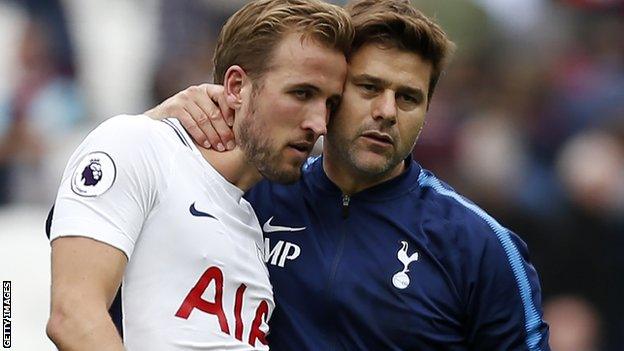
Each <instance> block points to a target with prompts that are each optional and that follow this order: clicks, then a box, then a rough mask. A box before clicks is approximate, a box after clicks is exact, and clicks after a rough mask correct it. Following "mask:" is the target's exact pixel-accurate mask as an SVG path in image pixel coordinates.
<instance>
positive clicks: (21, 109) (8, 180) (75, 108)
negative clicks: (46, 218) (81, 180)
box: [0, 11, 84, 203]
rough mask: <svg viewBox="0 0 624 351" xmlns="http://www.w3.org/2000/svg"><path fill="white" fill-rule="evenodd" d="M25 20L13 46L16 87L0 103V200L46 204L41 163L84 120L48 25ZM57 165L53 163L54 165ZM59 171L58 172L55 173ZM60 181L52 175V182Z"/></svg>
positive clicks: (66, 63)
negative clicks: (18, 39) (15, 58)
mask: <svg viewBox="0 0 624 351" xmlns="http://www.w3.org/2000/svg"><path fill="white" fill-rule="evenodd" d="M33 13H34V14H35V15H33V16H32V17H30V18H29V20H28V22H27V24H26V26H25V28H24V30H23V34H22V37H21V40H20V42H19V45H18V48H17V49H18V63H19V67H18V68H17V69H18V72H17V74H16V75H17V77H18V78H19V83H18V84H17V85H16V87H15V89H14V91H13V93H12V94H11V95H10V96H9V99H8V101H5V102H2V103H1V104H0V127H1V128H0V202H2V203H7V202H8V201H18V202H40V203H42V202H45V201H49V200H50V199H51V198H52V196H51V191H52V189H53V188H52V187H51V186H49V185H51V184H50V181H51V180H50V179H49V177H48V176H49V174H50V170H49V169H46V162H47V160H48V158H49V156H50V155H51V152H52V151H53V150H54V148H55V146H57V144H59V143H61V142H62V141H63V138H64V137H65V136H66V135H67V133H68V132H69V131H70V130H71V128H72V127H74V126H75V125H76V123H77V122H78V121H79V120H80V119H82V118H83V117H84V111H83V106H82V103H81V100H80V94H79V91H78V88H77V86H76V83H75V82H74V80H73V68H72V67H73V65H72V64H71V63H70V62H69V61H68V57H67V56H66V52H65V51H63V50H60V49H59V45H57V44H54V43H56V42H58V40H53V39H56V38H55V37H54V33H57V31H56V30H54V29H52V27H51V25H52V24H51V23H53V22H52V21H48V20H46V19H45V17H38V16H39V14H38V12H36V11H35V12H33ZM55 167H58V165H55ZM56 171H58V170H56ZM58 178H59V177H54V178H53V180H52V181H53V182H54V184H56V183H57V182H58Z"/></svg>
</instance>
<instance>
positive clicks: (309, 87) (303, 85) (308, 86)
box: [288, 83, 321, 93]
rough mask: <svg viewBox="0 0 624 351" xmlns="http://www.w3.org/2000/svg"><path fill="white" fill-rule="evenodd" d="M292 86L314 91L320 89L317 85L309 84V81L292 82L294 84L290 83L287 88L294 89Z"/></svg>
mask: <svg viewBox="0 0 624 351" xmlns="http://www.w3.org/2000/svg"><path fill="white" fill-rule="evenodd" d="M294 88H297V89H306V90H312V91H314V92H315V93H317V92H319V91H321V89H320V88H319V87H317V86H316V85H314V84H310V83H294V84H292V85H290V86H289V88H288V89H294Z"/></svg>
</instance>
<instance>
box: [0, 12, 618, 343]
mask: <svg viewBox="0 0 624 351" xmlns="http://www.w3.org/2000/svg"><path fill="white" fill-rule="evenodd" d="M333 2H334V3H338V4H343V3H344V1H333ZM244 3H245V1H242V0H237V1H233V0H175V1H174V0H133V1H127V0H86V1H85V0H13V1H11V0H0V77H1V79H0V259H2V255H4V259H6V257H8V256H7V255H9V251H10V250H9V249H10V248H13V249H11V250H12V251H11V255H13V256H23V255H22V254H21V253H16V252H14V251H15V247H25V245H22V246H19V244H17V243H18V242H20V240H36V241H35V242H37V245H46V244H47V243H45V244H43V242H44V241H45V235H44V233H43V222H44V219H45V218H44V216H45V213H46V211H47V208H49V206H50V205H51V204H52V202H53V201H54V196H55V192H56V188H57V186H58V184H59V181H60V177H61V174H62V171H63V168H64V164H65V162H66V160H67V159H68V158H69V156H70V154H71V152H72V150H73V149H74V148H75V147H76V146H77V145H78V143H79V142H80V140H81V139H82V138H84V136H85V135H86V133H87V132H88V131H89V130H91V129H93V128H94V127H95V126H96V125H97V124H99V123H100V122H101V121H103V120H105V119H106V118H108V117H111V116H113V115H117V114H122V113H129V114H138V113H141V112H143V111H145V110H146V109H148V108H150V107H152V106H153V105H155V104H157V103H158V102H160V101H162V100H164V99H165V98H167V97H169V96H171V95H173V94H174V93H175V92H177V91H178V90H181V89H183V88H185V87H187V86H189V85H192V84H198V83H202V82H211V81H212V77H211V71H212V66H211V62H212V60H211V58H212V52H213V48H214V44H215V38H216V36H217V34H218V32H219V29H220V27H221V25H222V24H223V23H224V21H225V19H226V18H227V17H228V16H229V15H230V14H231V13H233V11H235V10H236V9H238V8H239V7H240V6H241V5H242V4H244ZM414 3H415V4H416V5H417V6H418V7H419V8H421V9H422V10H423V12H425V13H426V14H428V15H430V16H431V17H433V18H435V19H436V20H437V21H438V22H439V23H441V24H442V26H443V27H444V28H445V30H446V31H447V33H448V34H449V35H450V37H451V39H453V40H454V41H455V42H456V44H457V46H458V50H457V52H456V54H455V58H454V60H453V62H452V64H451V66H450V67H449V69H448V71H447V72H446V74H445V75H444V76H443V77H442V79H441V82H440V83H439V86H438V88H437V90H436V93H435V96H434V98H433V101H432V104H431V108H430V111H429V113H428V117H427V118H428V119H427V123H426V126H425V129H424V131H423V134H422V136H421V138H420V141H419V142H418V145H417V147H416V149H415V151H414V156H415V159H416V160H418V161H419V162H420V163H422V164H423V165H424V166H425V167H427V168H429V169H431V170H433V171H434V172H435V173H436V174H437V175H438V176H439V177H441V178H442V179H445V180H446V181H447V182H448V183H449V184H451V185H452V186H453V187H455V188H456V189H457V190H458V191H459V192H460V193H463V194H465V195H466V196H467V197H469V198H470V199H472V200H474V201H475V202H476V203H477V204H478V205H480V206H481V207H483V208H484V209H485V210H487V211H488V212H490V213H491V214H492V215H494V216H495V217H496V218H497V219H499V220H500V222H501V223H502V224H503V225H505V226H507V227H509V228H511V229H512V230H514V231H515V232H516V233H517V234H518V235H520V236H521V237H522V238H523V239H524V240H525V242H526V243H527V244H528V245H529V248H530V252H531V258H532V260H533V262H534V265H535V266H536V268H537V270H538V272H539V273H540V276H541V282H542V289H543V297H544V309H545V315H546V317H545V318H546V320H547V321H548V322H549V323H550V325H551V346H552V348H553V350H555V351H622V350H624V301H623V300H624V252H623V251H624V1H623V0H414ZM32 214H36V215H35V216H34V215H32ZM23 226H30V227H28V228H31V229H30V231H31V232H32V233H33V234H32V235H34V236H36V239H33V238H29V239H25V236H26V235H27V234H25V233H24V232H22V231H20V230H19V228H23ZM29 235H30V234H29ZM24 242H25V241H24ZM2 247H4V251H2V250H3V249H2ZM42 247H43V246H42ZM42 252H45V250H43V251H42ZM29 254H30V255H32V256H30V257H29V259H28V260H26V261H24V262H25V263H24V265H23V266H20V267H15V266H14V267H13V268H11V267H9V268H7V265H6V264H5V263H6V262H4V261H3V265H2V266H3V268H2V269H3V270H2V271H0V273H1V275H3V277H2V278H3V279H5V278H4V276H5V275H6V276H10V275H11V274H15V273H16V272H17V271H18V270H19V271H20V272H30V271H32V270H34V269H39V270H41V269H46V270H47V269H49V263H47V261H48V260H49V257H47V256H45V255H43V256H45V257H38V258H35V257H34V254H32V253H29ZM26 255H28V254H26ZM38 256H42V254H41V253H39V254H38ZM35 262H45V264H43V263H42V264H38V263H37V264H35ZM46 264H47V266H46ZM7 269H8V270H7ZM24 274H27V273H24ZM46 274H47V279H49V273H47V271H46V272H44V273H43V276H44V277H45V276H46ZM15 279H16V278H15ZM43 290H44V291H41V292H40V296H42V299H47V293H48V292H47V291H45V288H44V289H43ZM16 296H17V295H16ZM42 306H44V305H43V304H42ZM45 308H47V307H44V309H45ZM35 313H39V314H41V316H43V317H37V318H35V319H36V320H37V321H40V320H45V315H46V314H47V311H46V310H42V311H38V312H35ZM37 323H40V322H37ZM15 328H18V326H15ZM40 332H41V335H40V336H41V337H42V338H45V336H44V334H43V327H41V330H40Z"/></svg>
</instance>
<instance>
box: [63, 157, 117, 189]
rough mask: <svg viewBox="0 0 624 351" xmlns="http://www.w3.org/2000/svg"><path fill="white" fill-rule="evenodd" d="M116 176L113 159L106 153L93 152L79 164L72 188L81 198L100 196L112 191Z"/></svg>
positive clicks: (75, 171)
mask: <svg viewBox="0 0 624 351" xmlns="http://www.w3.org/2000/svg"><path fill="white" fill-rule="evenodd" d="M116 176H117V169H116V167H115V162H113V159H112V158H111V157H110V156H109V155H108V154H107V153H105V152H102V151H96V152H92V153H90V154H88V155H86V156H84V157H83V158H82V160H81V161H80V163H78V166H77V167H76V169H75V170H74V174H73V175H72V181H71V188H72V191H73V192H74V193H76V194H77V195H80V196H85V197H95V196H99V195H102V194H104V193H105V192H106V191H107V190H108V189H110V187H111V186H112V185H113V183H114V182H115V177H116Z"/></svg>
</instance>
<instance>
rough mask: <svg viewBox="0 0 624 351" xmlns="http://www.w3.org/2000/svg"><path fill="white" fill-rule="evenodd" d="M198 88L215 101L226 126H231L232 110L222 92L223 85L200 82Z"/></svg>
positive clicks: (232, 120)
mask: <svg viewBox="0 0 624 351" xmlns="http://www.w3.org/2000/svg"><path fill="white" fill-rule="evenodd" d="M200 88H202V89H204V91H205V93H206V95H208V97H210V99H211V100H212V101H216V102H217V104H218V106H219V109H220V110H221V115H222V116H223V118H224V119H225V123H227V125H228V126H230V127H232V126H233V125H234V110H232V109H230V108H229V105H228V103H227V100H226V96H225V94H224V93H223V91H224V89H223V86H222V85H213V84H202V85H200Z"/></svg>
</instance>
